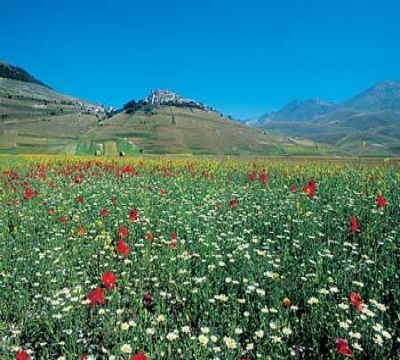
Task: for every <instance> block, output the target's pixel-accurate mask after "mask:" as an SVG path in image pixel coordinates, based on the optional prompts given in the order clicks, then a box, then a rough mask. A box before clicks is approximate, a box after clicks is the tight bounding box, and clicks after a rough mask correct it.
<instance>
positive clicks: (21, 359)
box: [15, 350, 31, 360]
mask: <svg viewBox="0 0 400 360" xmlns="http://www.w3.org/2000/svg"><path fill="white" fill-rule="evenodd" d="M30 358H31V357H30V356H29V355H28V353H27V352H26V351H24V350H19V351H18V352H17V355H16V356H15V360H29V359H30Z"/></svg>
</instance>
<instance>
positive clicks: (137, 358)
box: [131, 353, 148, 360]
mask: <svg viewBox="0 0 400 360" xmlns="http://www.w3.org/2000/svg"><path fill="white" fill-rule="evenodd" d="M131 360H148V357H147V356H146V355H145V354H142V353H137V354H135V355H133V356H132V357H131Z"/></svg>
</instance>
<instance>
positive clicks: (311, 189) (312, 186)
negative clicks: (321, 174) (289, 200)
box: [303, 179, 317, 198]
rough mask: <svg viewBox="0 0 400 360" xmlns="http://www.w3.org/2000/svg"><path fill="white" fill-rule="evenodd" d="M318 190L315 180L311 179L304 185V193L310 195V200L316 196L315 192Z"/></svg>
mask: <svg viewBox="0 0 400 360" xmlns="http://www.w3.org/2000/svg"><path fill="white" fill-rule="evenodd" d="M316 190H317V183H316V182H315V181H314V179H311V180H310V181H309V182H308V183H306V184H304V185H303V191H304V192H305V193H307V194H308V196H309V197H310V198H313V197H314V196H315V191H316Z"/></svg>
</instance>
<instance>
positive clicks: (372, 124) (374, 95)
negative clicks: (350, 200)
mask: <svg viewBox="0 0 400 360" xmlns="http://www.w3.org/2000/svg"><path fill="white" fill-rule="evenodd" d="M247 124H248V125H251V126H257V127H260V128H262V129H266V130H268V131H270V132H273V133H279V134H281V135H283V136H289V137H294V138H300V139H308V140H311V141H314V142H317V143H326V144H330V145H332V146H334V147H336V148H337V149H338V150H341V151H343V152H345V153H351V154H354V155H379V156H388V155H399V154H400V145H399V144H400V82H398V81H390V82H389V81H388V82H383V83H379V84H376V85H375V86H373V87H371V88H370V89H367V90H365V91H363V92H361V93H360V94H358V95H356V96H355V97H353V98H352V99H349V100H347V101H344V102H342V103H339V104H333V103H328V102H325V101H323V100H313V99H312V100H307V101H297V100H295V101H293V102H291V103H289V104H288V105H286V106H284V107H283V108H282V109H281V110H279V111H276V112H270V113H267V114H265V115H263V116H260V117H259V118H257V119H254V120H252V121H249V122H247Z"/></svg>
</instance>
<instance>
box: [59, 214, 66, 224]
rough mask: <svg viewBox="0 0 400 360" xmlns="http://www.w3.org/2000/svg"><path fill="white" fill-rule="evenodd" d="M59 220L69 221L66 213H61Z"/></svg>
mask: <svg viewBox="0 0 400 360" xmlns="http://www.w3.org/2000/svg"><path fill="white" fill-rule="evenodd" d="M58 220H60V222H67V221H68V218H67V217H66V216H65V215H61V216H60V217H59V218H58Z"/></svg>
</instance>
